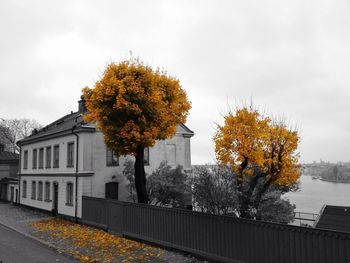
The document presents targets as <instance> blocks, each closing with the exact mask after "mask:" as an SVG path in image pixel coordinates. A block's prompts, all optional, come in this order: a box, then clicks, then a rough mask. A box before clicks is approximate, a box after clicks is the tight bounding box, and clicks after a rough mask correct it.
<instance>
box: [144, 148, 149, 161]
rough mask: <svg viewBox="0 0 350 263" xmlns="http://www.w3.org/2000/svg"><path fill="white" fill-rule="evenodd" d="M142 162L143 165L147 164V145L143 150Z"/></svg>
mask: <svg viewBox="0 0 350 263" xmlns="http://www.w3.org/2000/svg"><path fill="white" fill-rule="evenodd" d="M143 162H144V164H145V165H149V147H146V148H145V149H144V150H143Z"/></svg>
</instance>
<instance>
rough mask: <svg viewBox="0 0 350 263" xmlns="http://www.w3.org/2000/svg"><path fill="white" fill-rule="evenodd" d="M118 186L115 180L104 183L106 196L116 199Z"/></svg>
mask: <svg viewBox="0 0 350 263" xmlns="http://www.w3.org/2000/svg"><path fill="white" fill-rule="evenodd" d="M118 188H119V184H118V183H117V182H109V183H106V192H105V193H106V194H105V196H106V198H109V199H117V200H118Z"/></svg>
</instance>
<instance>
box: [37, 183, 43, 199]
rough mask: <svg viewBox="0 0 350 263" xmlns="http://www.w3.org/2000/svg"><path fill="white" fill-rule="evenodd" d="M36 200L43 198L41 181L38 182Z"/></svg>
mask: <svg viewBox="0 0 350 263" xmlns="http://www.w3.org/2000/svg"><path fill="white" fill-rule="evenodd" d="M38 200H40V201H42V200H43V182H41V181H40V182H39V183H38Z"/></svg>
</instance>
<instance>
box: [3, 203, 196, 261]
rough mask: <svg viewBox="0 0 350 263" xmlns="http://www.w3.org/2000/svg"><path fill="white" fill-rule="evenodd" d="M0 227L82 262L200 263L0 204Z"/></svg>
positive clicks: (173, 253)
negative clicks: (2, 226) (155, 255)
mask: <svg viewBox="0 0 350 263" xmlns="http://www.w3.org/2000/svg"><path fill="white" fill-rule="evenodd" d="M0 224H1V225H4V226H6V227H8V228H10V229H12V230H15V231H17V232H19V233H21V234H23V235H25V236H27V237H30V238H32V239H35V240H36V241H38V242H40V243H43V244H44V245H46V246H48V247H51V248H53V249H55V250H56V251H58V252H59V253H63V254H65V255H67V256H69V257H70V258H75V259H79V260H81V261H82V262H174V263H176V262H184V263H186V262H187V263H194V262H202V261H199V260H197V259H195V258H193V257H190V256H184V255H182V254H180V253H176V252H173V251H167V250H164V249H161V248H157V247H153V246H149V245H146V244H143V243H140V242H136V241H132V240H128V239H125V238H120V237H117V236H114V235H112V234H109V233H107V232H104V231H102V230H98V229H95V228H91V227H88V226H84V225H79V224H74V223H72V222H69V221H65V220H60V219H55V218H53V217H51V216H49V215H47V214H45V213H42V212H40V211H37V210H32V209H29V208H26V207H22V206H15V205H12V204H8V203H2V202H0ZM98 239H100V240H99V241H98ZM91 240H93V241H95V242H93V243H91ZM96 241H98V242H96ZM152 254H153V255H154V254H158V255H160V256H157V257H154V256H153V255H152ZM96 255H97V256H96ZM107 258H109V260H106V259H107ZM140 259H142V260H140Z"/></svg>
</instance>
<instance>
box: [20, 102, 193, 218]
mask: <svg viewBox="0 0 350 263" xmlns="http://www.w3.org/2000/svg"><path fill="white" fill-rule="evenodd" d="M84 111H85V106H84V104H83V101H82V100H81V101H79V110H78V111H77V112H74V113H73V112H72V113H71V114H68V115H66V116H64V117H62V118H60V119H58V120H57V121H54V122H53V123H51V124H50V125H48V126H46V127H44V128H42V129H41V130H38V131H36V132H34V133H33V134H32V135H30V136H28V137H26V138H24V139H23V140H21V141H19V143H18V145H19V146H20V148H21V168H20V192H21V196H20V203H21V204H23V205H26V206H31V207H35V208H39V209H43V210H47V211H53V212H55V213H58V214H62V215H67V216H72V217H74V216H77V217H81V208H82V196H83V195H85V196H93V197H101V198H115V199H119V200H127V197H128V194H129V193H128V192H127V189H126V184H127V180H126V178H124V176H123V175H122V171H123V169H124V166H123V164H124V162H125V160H126V158H133V157H131V156H128V157H125V156H119V157H118V156H116V155H115V154H114V153H113V152H112V151H111V150H109V149H108V148H107V147H106V145H105V144H104V141H103V135H102V133H101V132H100V131H99V130H98V129H97V128H96V127H95V125H94V124H92V123H85V122H84V121H83V118H82V115H83V113H84ZM193 134H194V133H193V132H192V131H191V130H190V129H189V128H187V127H186V126H185V125H183V124H179V125H178V126H177V132H176V134H175V136H174V137H173V138H171V139H168V140H163V141H157V143H156V145H155V146H154V147H152V148H146V149H145V171H146V173H148V174H150V173H151V172H152V171H154V170H155V169H156V168H158V167H159V164H160V163H161V162H162V161H164V160H166V161H167V162H168V164H170V165H173V166H175V165H181V166H182V167H183V168H184V171H185V172H187V173H191V171H192V168H191V142H190V139H191V137H192V136H193Z"/></svg>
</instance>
